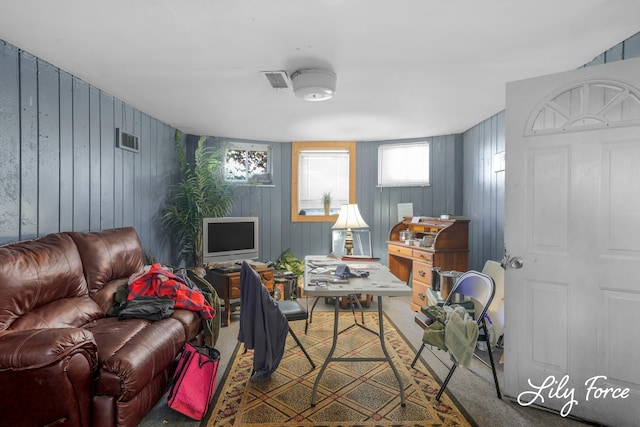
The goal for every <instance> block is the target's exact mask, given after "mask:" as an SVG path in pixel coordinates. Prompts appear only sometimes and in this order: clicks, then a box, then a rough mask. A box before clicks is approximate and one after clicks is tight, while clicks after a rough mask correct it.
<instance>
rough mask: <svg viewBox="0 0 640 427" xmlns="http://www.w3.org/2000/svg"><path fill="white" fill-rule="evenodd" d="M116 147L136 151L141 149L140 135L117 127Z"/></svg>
mask: <svg viewBox="0 0 640 427" xmlns="http://www.w3.org/2000/svg"><path fill="white" fill-rule="evenodd" d="M116 147H118V148H122V149H123V150H129V151H134V152H136V153H137V152H138V151H139V150H140V145H139V140H138V137H137V136H136V135H133V134H130V133H127V132H125V131H123V130H122V129H119V128H116Z"/></svg>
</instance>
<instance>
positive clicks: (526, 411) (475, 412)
mask: <svg viewBox="0 0 640 427" xmlns="http://www.w3.org/2000/svg"><path fill="white" fill-rule="evenodd" d="M301 302H302V303H303V304H304V303H305V302H307V301H306V300H305V299H302V300H301ZM409 302H410V298H409V297H391V298H385V300H384V304H383V307H384V312H385V313H386V314H387V315H388V316H389V318H391V320H392V321H393V323H394V324H395V325H396V327H397V328H398V329H399V330H400V331H402V333H403V334H404V335H405V337H406V338H407V339H408V340H409V341H410V342H412V343H414V347H416V348H418V347H419V346H420V343H421V340H422V329H421V328H420V327H419V326H418V325H417V324H416V323H415V321H414V317H415V315H414V313H413V312H411V311H410V309H409ZM308 304H309V308H311V305H312V304H313V299H309V300H308ZM315 310H317V311H320V310H322V311H331V310H333V305H326V304H325V303H324V301H322V300H321V301H320V302H319V303H318V304H317V306H316V308H315ZM369 310H377V306H376V303H375V302H374V303H372V305H371V307H370V308H369ZM238 319H239V316H237V315H235V316H232V317H231V324H230V325H229V326H227V327H224V328H222V329H221V332H220V338H219V339H218V343H217V344H216V348H217V349H218V350H220V354H221V360H220V365H219V369H218V382H220V381H222V377H223V376H224V373H225V371H226V369H227V364H228V361H229V358H230V356H231V354H232V353H233V351H234V349H235V347H236V344H237V335H238V326H239V320H238ZM437 353H438V356H439V357H440V359H442V360H443V361H444V362H448V357H447V355H446V354H445V353H443V352H437ZM478 353H479V354H480V355H481V356H483V357H486V354H484V355H483V354H482V352H480V351H478ZM494 354H496V355H497V356H499V354H500V353H499V351H498V352H496V353H494ZM422 357H423V358H424V359H425V360H426V362H427V364H428V365H429V366H430V368H431V370H432V371H433V372H435V374H436V375H438V376H439V377H440V378H441V379H443V378H444V377H445V376H446V374H447V372H448V368H447V367H446V366H445V365H444V364H443V363H442V361H440V360H439V359H438V358H436V357H435V356H434V355H433V354H432V353H431V352H429V351H427V350H425V351H423V353H422ZM496 360H497V359H496ZM498 379H499V381H500V384H501V385H502V367H501V366H500V365H498ZM447 390H448V392H449V393H451V394H452V395H453V396H454V397H455V398H456V399H457V400H458V402H459V403H460V404H461V405H462V406H463V407H464V409H465V410H466V411H467V413H468V414H469V415H470V416H471V417H472V418H473V420H474V421H475V422H476V424H477V425H478V426H480V427H485V426H486V427H489V426H491V427H493V426H526V427H528V426H541V427H542V426H582V425H589V424H585V423H581V422H579V421H575V420H572V419H568V418H562V417H560V416H559V415H557V414H554V413H550V412H547V411H543V410H539V409H535V408H532V407H526V408H525V407H521V406H520V405H518V404H517V403H515V402H513V401H510V400H507V399H503V400H499V399H498V398H497V397H496V390H495V387H494V384H493V376H492V374H491V369H490V368H487V367H486V366H485V365H483V364H482V363H481V362H480V361H479V360H476V359H475V358H474V360H473V361H472V364H471V367H470V369H458V370H457V371H456V373H455V375H454V376H453V377H452V378H451V380H450V382H449V385H448V386H447ZM140 426H141V427H155V426H174V427H199V426H200V422H198V421H194V420H191V419H189V418H187V417H185V416H184V415H182V414H179V413H177V412H175V411H173V410H171V409H169V408H168V407H167V401H166V396H165V397H163V398H162V399H161V400H160V401H159V402H158V403H157V404H156V406H155V407H154V408H153V410H152V411H151V412H150V413H149V414H148V415H147V416H146V417H145V418H144V420H143V421H142V422H141V423H140Z"/></svg>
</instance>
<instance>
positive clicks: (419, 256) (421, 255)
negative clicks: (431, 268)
mask: <svg viewBox="0 0 640 427" xmlns="http://www.w3.org/2000/svg"><path fill="white" fill-rule="evenodd" d="M412 256H413V258H414V259H416V260H420V261H423V262H426V263H429V264H431V265H433V252H426V251H421V250H420V249H413V254H412Z"/></svg>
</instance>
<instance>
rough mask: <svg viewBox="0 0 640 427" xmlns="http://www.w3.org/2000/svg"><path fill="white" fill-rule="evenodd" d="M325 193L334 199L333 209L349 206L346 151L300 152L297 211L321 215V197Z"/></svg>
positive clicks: (347, 155)
mask: <svg viewBox="0 0 640 427" xmlns="http://www.w3.org/2000/svg"><path fill="white" fill-rule="evenodd" d="M328 192H330V193H331V196H332V198H333V201H332V202H331V206H332V207H337V208H339V207H340V206H341V205H342V204H346V203H349V151H348V150H306V151H305V150H302V151H300V156H299V163H298V208H299V209H301V210H311V211H315V210H317V211H318V212H320V211H321V210H322V209H323V206H322V195H323V194H324V193H328Z"/></svg>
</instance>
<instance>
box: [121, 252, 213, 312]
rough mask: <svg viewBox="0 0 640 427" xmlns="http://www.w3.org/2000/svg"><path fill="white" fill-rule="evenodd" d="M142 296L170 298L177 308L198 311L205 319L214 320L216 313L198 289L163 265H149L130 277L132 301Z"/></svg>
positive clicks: (130, 298)
mask: <svg viewBox="0 0 640 427" xmlns="http://www.w3.org/2000/svg"><path fill="white" fill-rule="evenodd" d="M142 296H154V297H168V298H170V299H172V300H173V301H174V302H175V307H176V308H185V309H187V310H192V311H198V312H200V315H201V316H202V318H203V319H212V318H213V317H214V316H215V315H216V312H215V310H214V308H213V307H212V306H211V305H210V304H209V303H208V302H207V301H206V300H205V298H204V295H202V292H200V291H199V290H198V289H197V288H196V287H190V286H188V285H187V283H186V281H185V280H184V278H182V277H180V276H178V275H176V274H174V273H173V272H171V271H170V270H169V269H166V268H164V267H163V266H162V265H161V264H153V265H147V266H145V267H144V268H143V269H142V270H140V271H139V272H137V273H135V274H133V275H131V277H129V296H128V297H127V299H128V300H132V299H135V298H138V297H142Z"/></svg>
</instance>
